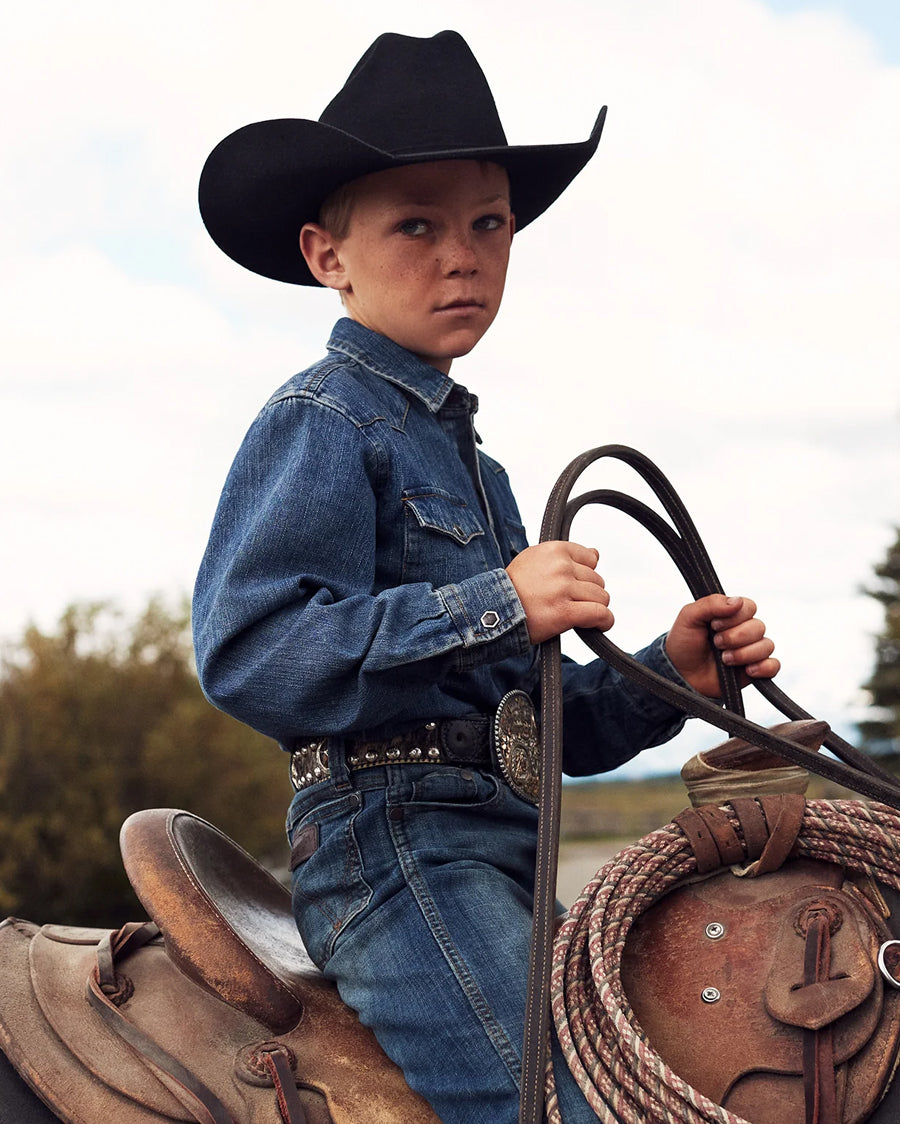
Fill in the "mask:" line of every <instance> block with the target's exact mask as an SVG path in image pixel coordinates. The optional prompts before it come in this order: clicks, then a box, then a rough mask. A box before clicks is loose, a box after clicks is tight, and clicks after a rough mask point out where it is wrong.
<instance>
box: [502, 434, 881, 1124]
mask: <svg viewBox="0 0 900 1124" xmlns="http://www.w3.org/2000/svg"><path fill="white" fill-rule="evenodd" d="M606 457H611V458H613V459H615V460H619V461H622V462H624V463H625V464H627V465H628V466H629V467H630V468H632V469H634V471H635V472H637V473H638V475H639V476H641V477H642V478H643V479H644V481H645V482H646V483H647V484H648V485H649V486H650V488H651V490H652V492H653V493H654V495H655V496H656V498H657V499H658V500H659V502H660V504H661V506H662V507H663V509H664V511H665V512H666V514H667V515H668V517H669V519H670V520H671V524H670V523H668V522H666V520H665V519H663V518H662V517H661V516H660V515H659V514H658V513H657V512H656V511H654V510H653V509H652V508H650V507H648V506H647V505H646V504H644V503H643V502H641V501H640V500H637V499H635V498H634V497H632V496H629V495H626V494H625V493H623V492H618V491H614V490H611V489H598V490H594V491H590V492H586V493H584V494H583V495H581V496H578V497H576V498H575V499H570V498H569V497H570V496H571V494H572V490H573V488H574V486H575V483H576V481H577V480H578V478H579V477H580V476H581V474H582V473H583V472H584V471H585V470H586V469H587V468H588V467H589V466H590V465H591V464H593V463H594V462H596V461H598V460H601V459H603V458H606ZM590 504H599V505H602V506H607V507H613V508H615V509H617V510H619V511H622V512H623V513H625V514H626V515H628V516H630V517H631V518H633V519H635V520H637V522H639V523H640V524H641V525H642V526H643V527H644V528H645V529H646V530H648V531H649V532H650V533H651V534H652V535H653V536H654V537H655V538H656V539H657V540H658V542H659V543H660V544H661V545H662V546H663V547H664V548H665V550H666V552H667V553H668V555H669V557H670V558H671V559H672V561H673V562H674V563H675V565H676V566H677V567H678V570H679V571H680V573H681V575H682V577H683V578H684V580H685V583H686V584H687V586H688V588H689V590H690V592H691V595H692V597H693V598H694V599H697V598H700V597H705V596H708V595H709V594H712V593H724V589H723V587H722V583H721V582H720V581H719V578H718V575H717V574H716V572H715V569H714V568H713V565H712V562H711V561H710V558H709V555H708V553H707V551H706V548H705V547H704V545H703V542H702V541H701V539H700V536H699V534H698V533H697V529H696V527H695V525H694V522H693V520H692V519H691V517H690V515H689V514H688V511H687V509H686V508H685V506H684V504H683V503H682V502H681V499H680V498H679V496H678V494H677V493H676V492H675V490H674V488H673V487H672V485H671V484H670V483H669V481H668V480H667V478H666V477H665V476H664V475H663V474H662V472H660V470H659V469H658V468H657V467H656V465H655V464H654V463H653V462H652V461H651V460H649V459H648V458H647V457H645V456H644V455H643V453H639V452H638V451H637V450H636V449H631V448H629V447H628V446H626V445H602V446H600V447H599V448H596V449H592V450H590V451H588V452H586V453H583V454H582V455H581V456H580V457H576V459H575V460H573V461H572V462H571V463H570V464H569V465H568V467H567V468H566V469H565V471H564V472H563V473H562V475H561V476H560V477H559V479H558V480H557V482H556V484H555V485H554V488H553V491H552V492H551V493H550V498H549V500H548V502H547V507H546V510H545V513H544V520H543V523H542V526H541V536H540V541H541V542H550V541H558V540H566V539H568V536H569V530H570V528H571V525H572V520H573V519H574V517H575V515H576V514H577V513H578V512H579V511H580V510H581V509H582V508H583V507H586V506H588V505H590ZM576 631H577V633H578V635H579V637H580V638H581V639H582V640H583V641H584V643H585V644H587V646H588V647H589V648H590V649H591V650H592V651H593V652H594V653H595V654H596V655H598V656H600V657H601V658H602V659H603V660H604V661H605V662H606V663H608V664H609V665H610V666H611V667H614V668H615V669H616V670H617V671H619V672H621V673H622V674H623V675H625V676H627V677H628V678H629V679H631V680H633V681H634V682H636V683H637V684H639V685H640V686H642V687H644V688H645V689H646V690H647V691H649V692H650V693H651V694H654V695H656V696H657V697H659V698H661V699H664V700H665V701H666V702H668V703H670V704H671V705H672V706H674V707H676V708H677V709H679V710H681V711H683V712H684V713H685V714H687V715H688V716H690V717H695V718H702V719H704V720H705V721H707V722H709V723H710V724H711V725H713V726H717V727H719V728H720V729H722V730H725V731H726V732H727V733H728V734H729V735H731V736H732V737H740V738H743V739H745V740H746V741H748V742H750V743H751V744H753V745H756V746H758V747H760V748H761V749H765V750H767V751H769V752H770V753H772V754H775V755H776V756H778V757H781V758H783V759H785V760H786V761H789V762H791V763H792V764H794V765H799V766H801V767H802V768H804V769H808V770H809V771H810V772H813V773H817V774H818V775H819V776H822V777H825V778H827V779H828V780H831V781H834V782H836V783H838V784H840V785H843V786H845V787H847V788H850V789H852V790H853V791H854V792H858V793H860V794H861V795H863V796H866V797H868V798H869V799H872V800H876V801H880V802H882V803H884V804H887V805H889V806H890V807H891V808H894V809H897V810H900V782H898V780H897V778H896V777H894V776H893V775H892V774H891V773H889V772H888V771H887V770H886V769H883V768H882V767H881V766H880V765H878V764H877V763H876V762H875V761H873V760H872V759H871V758H870V757H868V756H867V755H866V754H864V753H862V752H861V751H860V750H858V749H856V748H855V747H854V746H852V745H851V744H850V743H849V742H847V741H845V740H844V739H843V738H841V737H839V736H838V735H837V734H835V733H833V732H829V734H828V735H827V736H826V737H825V739H824V742H823V744H824V745H825V746H826V747H827V748H828V749H830V750H831V751H832V753H834V754H835V757H836V758H837V759H836V760H835V759H832V758H830V757H822V756H819V754H818V753H817V752H816V751H815V750H811V749H808V748H807V747H806V746H803V745H800V744H799V743H798V742H794V741H791V740H789V739H787V738H784V737H781V736H779V735H777V734H774V733H772V731H770V730H767V729H766V728H765V727H763V726H760V725H758V724H757V723H755V722H752V721H751V720H749V719H748V718H746V717H745V714H744V706H743V701H742V699H741V690H740V685H739V682H738V674H737V672H736V671H735V669H734V668H732V667H729V666H727V665H726V664H724V663H722V661H721V658H720V653H719V652H718V650H717V649H715V648H714V649H713V650H714V652H715V654H716V659H717V668H718V673H719V682H720V685H721V689H722V700H723V704H724V705H722V704H721V703H719V702H716V701H713V700H712V699H708V698H706V697H705V696H703V695H700V694H699V693H697V692H696V691H693V690H691V689H690V688H687V687H682V686H680V685H679V684H677V683H674V682H672V681H671V680H669V679H666V678H665V677H664V676H662V675H659V674H657V673H656V672H654V671H651V670H650V669H649V668H647V667H645V666H644V665H643V664H641V663H639V662H638V661H637V660H635V659H634V658H633V657H632V656H630V655H628V654H627V653H625V652H624V651H622V649H620V648H618V647H617V646H616V645H615V644H613V643H612V641H611V640H609V639H608V638H607V637H606V636H605V635H604V634H603V633H602V632H600V631H598V630H597V629H577V630H576ZM540 660H541V690H542V699H543V704H542V716H541V780H540V796H539V804H538V808H539V820H538V838H537V865H536V870H535V887H534V920H533V925H532V941H531V960H530V964H529V972H528V998H527V1006H526V1011H525V1036H524V1043H523V1055H522V1086H521V1088H522V1091H521V1101H520V1109H519V1124H540V1122H541V1121H542V1120H543V1119H544V1076H545V1071H546V1063H547V1056H548V1045H549V1035H550V1010H549V1003H548V996H549V991H550V966H551V957H552V951H553V937H554V920H555V904H556V868H557V861H558V857H559V820H560V802H561V795H562V748H563V747H562V670H561V651H560V641H559V637H554V638H553V639H551V640H548V641H545V642H544V643H543V644H542V645H541V651H540ZM753 686H754V687H755V688H756V689H757V690H758V691H759V692H760V694H761V695H762V696H763V697H764V698H765V699H766V700H767V701H768V702H769V703H771V705H772V706H774V707H775V708H776V709H777V710H779V711H781V713H782V714H784V715H786V716H787V717H788V718H790V719H809V718H812V717H813V716H812V715H811V714H809V713H807V711H805V710H804V709H803V708H802V707H800V706H798V705H797V704H796V703H795V702H794V701H793V700H792V699H790V698H789V697H788V696H787V695H786V694H785V693H784V692H783V691H781V690H780V688H778V687H776V686H775V684H774V683H773V682H772V681H771V680H768V679H766V680H756V681H754V682H753Z"/></svg>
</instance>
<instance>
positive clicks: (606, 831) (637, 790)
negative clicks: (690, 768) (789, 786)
mask: <svg viewBox="0 0 900 1124" xmlns="http://www.w3.org/2000/svg"><path fill="white" fill-rule="evenodd" d="M807 795H808V796H809V797H810V798H813V799H821V798H826V799H838V798H842V797H853V796H855V793H851V792H848V791H847V790H846V789H844V788H841V787H840V786H839V785H835V784H830V783H829V782H828V781H826V780H823V779H822V778H821V777H815V776H814V777H810V783H809V792H808V793H807ZM688 803H689V801H688V795H687V790H686V789H685V787H684V784H683V783H682V780H681V777H680V776H678V775H677V774H675V775H673V776H671V777H649V778H647V779H645V780H622V781H587V782H584V783H577V784H565V785H563V791H562V827H561V831H560V839H562V840H592V839H625V840H634V839H640V837H641V836H642V835H646V834H647V832H648V831H653V830H654V829H655V828H657V827H663V826H664V825H665V824H667V823H669V821H670V820H671V819H672V818H673V817H674V816H676V815H678V813H679V812H680V811H681V810H682V809H683V808H686V807H687V805H688Z"/></svg>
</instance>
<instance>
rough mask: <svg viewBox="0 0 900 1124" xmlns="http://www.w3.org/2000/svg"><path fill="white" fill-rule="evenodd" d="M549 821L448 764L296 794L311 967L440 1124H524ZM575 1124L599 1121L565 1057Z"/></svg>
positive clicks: (564, 1096) (297, 886)
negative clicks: (528, 1005) (522, 1080)
mask: <svg viewBox="0 0 900 1124" xmlns="http://www.w3.org/2000/svg"><path fill="white" fill-rule="evenodd" d="M536 830H537V811H536V809H534V808H533V807H532V806H531V805H530V804H527V803H525V802H524V801H522V800H519V799H518V797H516V796H515V795H514V794H513V793H512V791H511V790H510V789H509V788H508V787H507V786H506V785H505V784H504V783H502V782H501V781H500V780H498V778H496V777H494V776H492V775H490V774H488V773H480V772H477V771H475V770H472V769H466V768H454V767H451V766H447V765H441V766H437V767H435V766H428V765H402V766H387V767H384V768H375V769H370V770H363V771H360V772H358V773H356V774H354V775H353V777H352V778H351V779H347V780H345V781H344V782H343V783H338V784H335V783H333V782H331V781H328V782H324V783H322V784H319V785H316V786H314V787H312V788H310V789H307V790H305V791H303V792H300V793H297V795H296V796H295V798H294V800H293V803H292V804H291V809H290V812H289V816H288V834H289V837H290V839H291V841H292V843H293V844H294V852H295V860H294V861H295V863H296V865H295V866H294V869H293V906H294V916H295V918H296V920H297V926H298V928H299V930H300V934H301V936H302V938H303V941H304V943H305V944H306V947H307V949H308V951H309V953H310V955H311V956H312V958H313V960H314V961H315V962H316V963H317V964H318V965H319V967H321V968H322V969H323V970H324V972H325V974H326V975H327V976H328V977H330V978H332V979H334V980H335V981H336V982H337V985H338V988H339V991H340V994H341V996H342V997H343V999H344V1001H345V1002H346V1003H348V1004H349V1005H350V1006H351V1007H353V1008H354V1009H355V1010H356V1011H358V1012H359V1015H360V1018H361V1019H362V1021H363V1022H364V1023H365V1024H367V1025H368V1026H371V1027H372V1029H373V1030H374V1032H375V1034H376V1036H377V1038H378V1040H379V1042H380V1043H381V1045H382V1046H383V1048H384V1050H385V1051H386V1052H387V1054H388V1055H389V1056H390V1057H391V1058H393V1059H394V1061H396V1062H397V1064H398V1065H399V1066H400V1067H401V1068H402V1070H403V1072H404V1074H405V1075H406V1079H407V1081H408V1082H409V1084H410V1085H411V1086H412V1088H413V1089H415V1090H417V1091H418V1092H420V1093H421V1094H422V1095H423V1096H424V1097H425V1098H426V1099H427V1100H428V1101H429V1102H430V1103H431V1105H432V1106H433V1107H434V1109H435V1111H436V1113H437V1114H438V1116H439V1117H440V1119H441V1120H442V1121H443V1122H444V1124H514V1122H515V1121H516V1120H517V1118H518V1106H519V1075H520V1069H521V1050H522V1034H523V1026H524V1010H525V994H526V987H527V969H528V955H529V946H530V939H531V914H532V895H533V879H534V859H535V835H536ZM554 1070H555V1074H556V1080H557V1087H558V1090H559V1097H560V1107H561V1111H562V1114H563V1120H564V1121H565V1122H566V1124H579V1122H582V1121H584V1122H587V1121H591V1122H594V1121H596V1116H595V1115H594V1113H593V1111H592V1110H591V1108H590V1107H589V1105H588V1104H587V1102H586V1101H585V1099H584V1097H583V1096H582V1094H581V1092H580V1091H579V1089H578V1088H577V1086H576V1085H575V1083H574V1080H573V1079H572V1077H571V1075H570V1074H569V1072H568V1069H567V1068H566V1066H565V1062H564V1061H563V1060H562V1058H561V1057H560V1055H559V1053H558V1050H557V1053H556V1055H555V1057H554Z"/></svg>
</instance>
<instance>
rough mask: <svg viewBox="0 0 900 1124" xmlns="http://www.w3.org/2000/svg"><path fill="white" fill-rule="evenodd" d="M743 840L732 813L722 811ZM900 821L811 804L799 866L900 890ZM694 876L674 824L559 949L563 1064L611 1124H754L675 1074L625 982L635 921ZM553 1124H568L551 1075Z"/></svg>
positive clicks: (576, 914)
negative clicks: (841, 871) (828, 866)
mask: <svg viewBox="0 0 900 1124" xmlns="http://www.w3.org/2000/svg"><path fill="white" fill-rule="evenodd" d="M721 807H722V809H723V810H724V812H725V813H726V815H727V816H728V818H729V822H730V823H731V826H732V828H733V829H734V830H735V832H736V833H737V834H738V836H739V837H740V838H741V839H743V836H742V833H741V828H740V823H739V821H738V818H737V816H736V815H735V814H734V811H733V809H732V808H731V806H730V805H729V804H727V803H726V804H723V805H721ZM898 839H900V815H898V814H897V812H895V811H894V810H892V809H891V808H888V807H887V806H886V805H883V804H876V803H872V804H868V803H864V802H863V801H858V800H809V801H807V802H806V808H805V811H804V815H803V822H802V824H801V828H800V832H799V834H798V836H797V844H796V846H795V848H794V850H793V852H792V857H797V858H806V859H818V860H820V861H823V862H829V863H833V864H837V865H840V866H842V867H844V868H845V869H847V870H850V871H852V872H854V873H856V874H860V875H864V876H870V877H873V878H875V879H876V880H877V881H879V882H882V883H884V884H886V885H888V886H891V887H893V888H894V889H898V890H900V850H898V847H897V841H898ZM696 872H697V860H696V858H695V856H694V853H693V850H692V849H691V845H690V843H689V842H688V839H687V837H686V836H685V834H684V832H683V831H682V830H681V828H680V827H679V826H678V825H677V824H675V823H669V824H667V825H666V826H665V827H662V828H659V829H658V830H656V831H653V832H651V833H650V834H649V835H645V836H644V837H643V838H642V839H640V840H638V841H637V842H636V843H634V844H633V845H631V846H629V847H626V848H624V849H623V850H621V851H619V852H618V854H616V855H615V856H614V857H613V858H612V859H611V860H610V861H609V862H608V863H606V864H605V866H603V867H601V868H600V870H599V871H598V872H597V874H596V875H595V877H594V878H593V879H592V880H591V881H590V882H589V883H588V885H587V886H586V887H585V889H584V890H583V891H582V893H581V896H580V897H579V898H578V900H577V901H576V902H575V904H574V905H573V906H572V908H571V909H570V910H569V913H568V914H567V916H566V918H565V920H564V922H563V924H562V926H561V927H560V930H559V933H558V934H557V937H556V940H555V942H554V946H553V960H552V968H551V977H550V999H551V1007H552V1012H553V1021H554V1023H555V1026H556V1033H557V1035H558V1037H559V1041H560V1045H561V1046H562V1051H563V1055H564V1057H565V1059H566V1062H567V1064H568V1066H569V1069H570V1070H571V1071H572V1074H573V1075H574V1077H575V1079H576V1081H577V1083H578V1085H579V1087H580V1088H581V1090H582V1092H583V1093H584V1095H585V1097H586V1099H587V1101H588V1103H589V1104H590V1105H591V1107H592V1108H593V1109H594V1111H595V1112H596V1114H597V1116H598V1118H599V1119H600V1120H602V1121H604V1122H606V1124H676V1122H683V1124H706V1122H716V1124H748V1121H746V1120H744V1118H743V1117H740V1116H736V1115H735V1114H734V1113H731V1112H729V1111H728V1110H727V1109H725V1108H722V1107H721V1106H720V1105H717V1104H715V1103H714V1102H713V1101H711V1100H709V1099H708V1098H707V1097H705V1096H703V1094H702V1093H700V1092H698V1091H697V1090H696V1089H694V1088H692V1087H691V1086H690V1085H689V1084H688V1083H687V1082H686V1081H684V1080H683V1079H682V1078H680V1077H679V1076H678V1074H677V1073H675V1072H673V1071H672V1070H671V1069H670V1068H669V1066H667V1065H666V1063H665V1062H664V1061H663V1059H662V1058H661V1057H660V1056H659V1055H658V1054H657V1053H656V1051H655V1050H654V1049H653V1046H652V1044H651V1043H650V1041H649V1040H648V1038H647V1036H646V1034H645V1033H644V1031H643V1029H642V1028H641V1026H640V1024H639V1023H638V1022H637V1020H636V1018H635V1015H634V1012H633V1010H632V1008H631V1005H630V1003H629V1001H628V997H627V995H626V994H625V992H624V989H623V987H622V981H621V966H622V951H623V949H624V947H625V941H626V938H627V936H628V933H629V931H630V929H631V927H632V926H633V925H634V923H635V921H636V920H637V919H638V918H639V917H640V916H641V915H642V914H643V913H645V912H646V911H647V910H648V909H649V908H650V907H651V906H652V905H654V904H655V903H656V902H657V901H659V899H660V898H661V897H662V896H663V895H664V894H665V893H666V892H667V891H669V890H671V889H672V888H673V887H675V886H677V885H678V884H679V883H680V882H683V881H684V880H685V879H686V878H688V877H690V876H691V875H693V874H695V873H696ZM546 1095H547V1102H546V1103H547V1115H548V1120H549V1122H550V1124H561V1116H560V1113H559V1108H558V1106H557V1102H556V1092H555V1088H554V1083H553V1072H552V1068H551V1067H549V1066H548V1068H547V1078H546Z"/></svg>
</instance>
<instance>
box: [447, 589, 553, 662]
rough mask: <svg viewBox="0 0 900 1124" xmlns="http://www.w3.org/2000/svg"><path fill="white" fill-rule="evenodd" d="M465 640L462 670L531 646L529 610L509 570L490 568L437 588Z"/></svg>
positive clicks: (525, 649)
mask: <svg viewBox="0 0 900 1124" xmlns="http://www.w3.org/2000/svg"><path fill="white" fill-rule="evenodd" d="M437 593H438V595H439V596H440V598H441V600H442V601H443V602H444V605H445V606H446V609H447V612H448V614H449V616H450V619H451V620H452V621H453V624H454V626H455V628H456V631H457V632H458V633H459V636H460V639H461V640H462V645H463V646H462V648H461V649H460V650H459V651H458V654H457V660H458V666H459V669H460V670H468V669H470V668H473V667H479V666H481V665H482V664H485V663H494V662H495V661H497V660H503V659H507V658H508V657H509V656H521V655H524V654H525V653H526V652H528V651H529V650H530V649H531V641H530V640H529V638H528V629H527V627H526V624H525V610H524V608H523V607H522V602H521V601H520V600H519V595H518V594H517V593H516V589H515V586H514V585H513V583H512V581H511V580H510V576H509V574H508V573H507V572H506V570H502V569H501V570H488V571H487V573H484V574H477V575H475V576H474V577H471V578H466V579H465V580H464V581H461V582H459V583H458V584H456V585H445V586H442V587H441V588H440V589H439V590H437Z"/></svg>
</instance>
